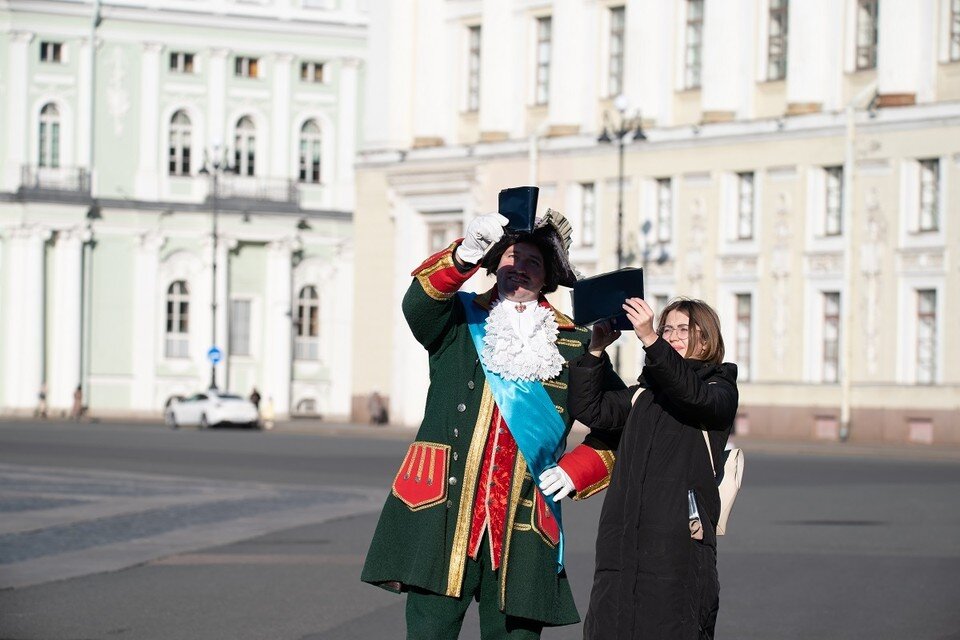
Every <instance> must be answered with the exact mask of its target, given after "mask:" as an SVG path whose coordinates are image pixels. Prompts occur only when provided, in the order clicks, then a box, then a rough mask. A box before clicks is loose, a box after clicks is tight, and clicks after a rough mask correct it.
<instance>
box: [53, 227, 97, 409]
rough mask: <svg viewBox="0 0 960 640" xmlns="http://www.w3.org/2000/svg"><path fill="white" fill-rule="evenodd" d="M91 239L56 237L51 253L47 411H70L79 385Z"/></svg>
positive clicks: (67, 233) (83, 232)
mask: <svg viewBox="0 0 960 640" xmlns="http://www.w3.org/2000/svg"><path fill="white" fill-rule="evenodd" d="M89 237H90V231H89V230H88V229H86V228H84V227H74V228H72V229H64V230H62V231H59V232H58V233H57V243H56V246H55V248H54V253H53V256H54V257H53V305H52V306H53V308H52V309H51V313H50V314H48V316H47V317H48V318H49V319H50V322H51V324H52V325H53V326H52V329H53V331H52V336H51V339H50V358H49V362H50V371H49V372H48V375H47V383H48V392H49V394H48V396H47V398H48V400H49V403H50V409H51V410H54V409H61V410H64V411H69V410H70V408H71V407H72V406H73V392H74V390H75V389H76V388H77V385H79V384H80V345H81V339H80V332H81V329H82V326H83V323H82V321H81V310H82V296H81V291H82V287H81V276H82V273H83V268H82V267H83V243H84V242H86V241H87V240H88V239H89Z"/></svg>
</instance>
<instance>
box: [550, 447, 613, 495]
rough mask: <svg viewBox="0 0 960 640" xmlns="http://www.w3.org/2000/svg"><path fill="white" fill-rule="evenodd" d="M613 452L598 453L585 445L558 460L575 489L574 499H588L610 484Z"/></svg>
mask: <svg viewBox="0 0 960 640" xmlns="http://www.w3.org/2000/svg"><path fill="white" fill-rule="evenodd" d="M613 460H614V456H613V452H612V451H606V450H604V451H599V450H597V449H594V448H593V447H589V446H587V445H585V444H581V445H579V446H577V448H575V449H574V450H573V451H571V452H570V453H568V454H567V455H565V456H563V457H562V458H560V461H559V462H558V463H557V464H558V465H559V467H560V468H561V469H563V470H564V471H566V472H567V475H569V476H570V479H571V480H573V486H574V487H576V489H577V494H576V496H574V497H575V498H581V499H582V498H588V497H590V496H592V495H593V494H594V493H596V492H597V491H600V490H602V489H605V488H606V487H607V485H608V484H610V472H611V471H612V470H613Z"/></svg>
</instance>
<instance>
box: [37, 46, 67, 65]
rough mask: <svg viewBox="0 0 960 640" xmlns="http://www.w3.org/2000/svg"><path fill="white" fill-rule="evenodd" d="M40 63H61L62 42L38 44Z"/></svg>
mask: <svg viewBox="0 0 960 640" xmlns="http://www.w3.org/2000/svg"><path fill="white" fill-rule="evenodd" d="M40 62H53V63H59V62H63V43H62V42H41V43H40Z"/></svg>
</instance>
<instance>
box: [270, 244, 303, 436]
mask: <svg viewBox="0 0 960 640" xmlns="http://www.w3.org/2000/svg"><path fill="white" fill-rule="evenodd" d="M295 247H296V241H295V240H293V239H284V240H278V241H275V242H271V243H269V244H268V245H267V274H266V291H265V292H264V300H265V304H264V350H263V353H264V363H263V372H264V380H263V398H264V400H266V399H268V398H273V407H274V410H275V411H276V414H277V417H278V418H280V417H282V416H286V415H289V413H290V377H291V366H292V357H293V354H292V347H291V341H292V339H293V334H292V331H291V327H292V317H291V314H292V313H293V310H292V307H291V293H290V287H291V276H292V264H291V252H292V251H293V249H294V248H295Z"/></svg>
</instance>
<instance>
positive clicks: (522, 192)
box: [497, 187, 540, 231]
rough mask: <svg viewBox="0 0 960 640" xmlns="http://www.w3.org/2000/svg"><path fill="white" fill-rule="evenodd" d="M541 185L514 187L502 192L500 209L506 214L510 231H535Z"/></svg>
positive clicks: (503, 214) (499, 202) (501, 212)
mask: <svg viewBox="0 0 960 640" xmlns="http://www.w3.org/2000/svg"><path fill="white" fill-rule="evenodd" d="M539 196H540V188H539V187H513V188H511V189H504V190H503V191H501V192H500V197H499V201H498V204H499V206H498V209H497V210H498V211H499V212H500V215H502V216H506V218H507V220H509V221H510V222H509V223H507V229H508V230H509V231H533V225H534V220H535V219H536V216H537V198H538V197H539Z"/></svg>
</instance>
